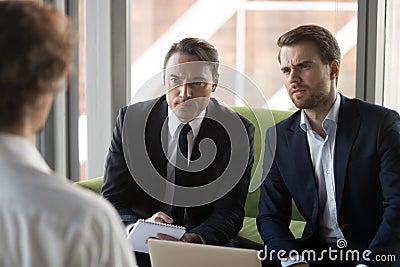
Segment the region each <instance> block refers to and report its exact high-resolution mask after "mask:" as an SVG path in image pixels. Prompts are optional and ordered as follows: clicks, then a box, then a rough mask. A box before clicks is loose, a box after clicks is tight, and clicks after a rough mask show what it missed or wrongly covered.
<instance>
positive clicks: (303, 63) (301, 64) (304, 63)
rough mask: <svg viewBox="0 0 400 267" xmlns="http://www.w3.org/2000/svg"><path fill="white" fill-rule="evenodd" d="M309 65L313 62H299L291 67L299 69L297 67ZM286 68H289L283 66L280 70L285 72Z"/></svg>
mask: <svg viewBox="0 0 400 267" xmlns="http://www.w3.org/2000/svg"><path fill="white" fill-rule="evenodd" d="M311 63H313V61H311V60H304V61H301V62H299V63H297V64H293V66H295V67H299V66H304V65H307V64H311ZM287 68H289V66H288V65H285V66H283V67H282V68H281V70H282V71H283V70H286V69H287Z"/></svg>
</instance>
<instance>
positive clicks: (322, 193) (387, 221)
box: [257, 25, 400, 267]
mask: <svg viewBox="0 0 400 267" xmlns="http://www.w3.org/2000/svg"><path fill="white" fill-rule="evenodd" d="M278 46H279V47H280V51H279V58H278V59H279V63H280V68H281V71H282V73H283V76H284V78H285V86H286V89H287V92H288V94H289V96H290V98H291V100H292V102H293V103H294V105H295V106H296V107H297V108H298V109H299V110H298V111H297V112H295V113H294V114H293V115H292V116H291V117H289V118H288V119H286V120H284V121H282V122H280V123H278V124H277V125H276V128H270V129H269V130H268V131H267V139H266V152H265V159H264V176H265V180H264V182H263V184H262V187H261V196H260V203H259V215H258V218H257V223H258V229H259V232H260V234H261V237H262V239H263V240H264V242H265V244H266V245H267V247H268V250H270V251H272V250H273V251H275V253H274V257H275V259H276V260H277V261H278V262H279V263H280V264H281V265H282V266H309V265H310V266H341V267H344V266H353V267H354V266H357V267H359V266H360V267H361V266H390V265H392V264H393V263H394V262H393V259H392V260H387V261H384V260H379V258H381V257H387V256H390V255H394V256H395V257H397V258H398V257H399V256H400V227H399V225H400V117H399V115H398V113H397V112H395V111H393V110H390V109H387V108H384V107H381V106H378V105H374V104H370V103H367V102H364V101H361V100H358V99H349V98H347V97H345V96H343V95H342V94H340V93H339V92H338V89H337V81H338V76H339V73H340V62H341V58H340V49H339V46H338V43H337V41H336V39H335V37H334V36H333V35H332V33H330V32H329V31H328V30H326V29H325V28H323V27H320V26H316V25H303V26H300V27H298V28H295V29H293V30H290V31H288V32H287V33H285V34H283V35H282V36H281V37H280V38H279V39H278ZM275 129H276V138H277V143H276V144H277V145H276V151H275V153H274V152H273V151H274V148H273V147H272V146H271V144H272V143H271V142H269V141H270V140H272V138H271V137H272V136H274V134H275V133H274V130H275ZM271 160H273V162H272V165H271V168H270V169H268V168H266V167H268V166H269V165H268V164H267V163H268V161H271ZM292 199H293V200H294V202H295V203H296V205H297V207H298V210H299V211H300V213H301V215H302V216H303V217H304V219H305V221H306V225H305V229H304V232H303V235H302V238H301V239H298V240H296V239H295V238H294V237H293V235H292V233H291V232H290V230H289V223H290V218H291V210H292V207H291V205H292ZM310 250H312V251H314V252H316V258H313V257H308V255H309V254H307V253H308V251H310ZM278 251H279V253H276V252H278ZM304 251H305V252H307V253H303V252H304ZM329 251H331V252H332V253H328V252H329ZM353 252H354V257H353V256H352V253H353ZM357 254H358V257H357ZM296 256H298V257H296ZM363 256H364V257H363ZM397 262H399V261H398V260H397ZM396 264H398V263H396Z"/></svg>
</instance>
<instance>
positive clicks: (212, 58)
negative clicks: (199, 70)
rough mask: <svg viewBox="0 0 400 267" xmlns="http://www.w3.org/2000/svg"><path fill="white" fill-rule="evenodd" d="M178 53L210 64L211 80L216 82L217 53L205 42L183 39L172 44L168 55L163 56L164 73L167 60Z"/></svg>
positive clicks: (195, 39) (197, 39)
mask: <svg viewBox="0 0 400 267" xmlns="http://www.w3.org/2000/svg"><path fill="white" fill-rule="evenodd" d="M178 52H180V53H185V54H188V55H193V56H196V57H198V58H199V59H200V60H201V61H207V62H211V71H212V75H213V79H214V80H216V79H217V78H218V66H219V59H218V51H217V49H216V48H215V47H214V46H213V45H212V44H210V43H209V42H207V41H206V40H203V39H199V38H184V39H182V40H181V41H180V42H178V43H174V44H172V46H171V48H170V49H169V51H168V53H167V54H166V55H165V59H164V72H165V68H166V66H167V62H168V60H169V58H170V57H171V56H172V55H173V54H175V53H178Z"/></svg>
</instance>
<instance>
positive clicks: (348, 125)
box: [333, 95, 360, 213]
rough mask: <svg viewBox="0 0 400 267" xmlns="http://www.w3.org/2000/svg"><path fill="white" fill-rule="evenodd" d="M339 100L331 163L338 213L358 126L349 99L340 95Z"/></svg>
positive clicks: (358, 123) (358, 122) (356, 116)
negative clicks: (333, 172) (332, 160)
mask: <svg viewBox="0 0 400 267" xmlns="http://www.w3.org/2000/svg"><path fill="white" fill-rule="evenodd" d="M341 101H342V102H341V105H340V111H339V119H338V126H337V131H336V141H335V152H334V153H335V154H334V163H333V164H334V171H335V182H336V184H335V187H336V208H337V211H338V213H339V209H340V205H341V202H342V197H343V190H344V184H345V178H346V170H347V163H348V161H349V157H350V151H351V149H352V147H353V143H354V140H355V138H356V136H357V133H358V130H359V128H360V119H359V114H358V112H357V110H356V109H355V108H354V107H352V105H351V104H350V102H349V101H350V100H349V99H347V98H346V97H344V96H342V95H341Z"/></svg>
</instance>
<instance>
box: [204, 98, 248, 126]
mask: <svg viewBox="0 0 400 267" xmlns="http://www.w3.org/2000/svg"><path fill="white" fill-rule="evenodd" d="M209 107H210V109H211V111H212V113H213V114H215V116H217V117H220V118H222V119H223V120H224V121H231V120H237V119H238V118H239V119H240V120H241V123H243V124H244V125H245V126H246V128H249V127H253V128H254V125H253V123H252V122H251V121H250V120H249V119H247V118H246V117H244V116H243V115H241V114H240V113H238V112H236V111H234V110H233V109H231V108H230V107H227V106H225V105H223V104H221V103H219V101H218V100H216V99H215V98H211V99H210V104H209Z"/></svg>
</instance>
